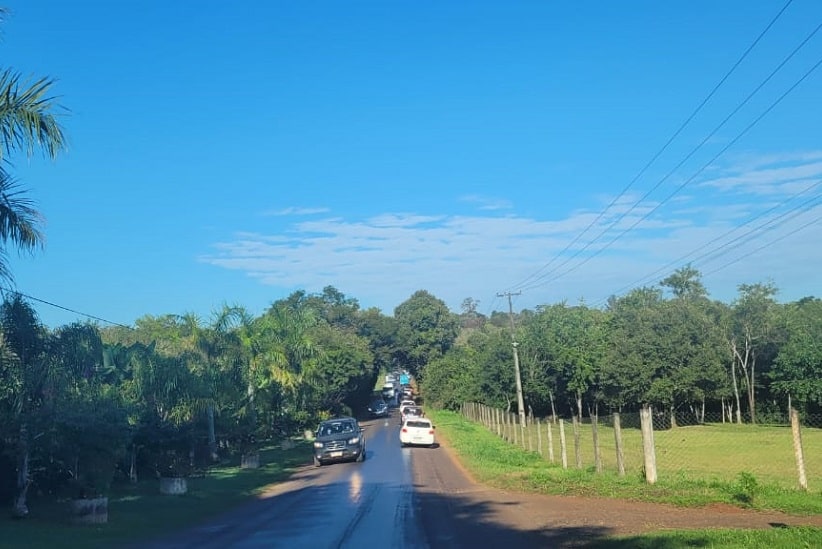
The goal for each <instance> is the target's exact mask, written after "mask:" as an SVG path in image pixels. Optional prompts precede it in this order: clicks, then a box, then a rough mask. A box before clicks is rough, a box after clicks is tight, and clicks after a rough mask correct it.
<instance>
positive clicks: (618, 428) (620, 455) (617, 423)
mask: <svg viewBox="0 0 822 549" xmlns="http://www.w3.org/2000/svg"><path fill="white" fill-rule="evenodd" d="M614 442H615V443H616V460H617V469H618V470H619V476H621V477H624V476H625V451H624V450H623V449H622V420H621V419H620V417H619V413H615V414H614Z"/></svg>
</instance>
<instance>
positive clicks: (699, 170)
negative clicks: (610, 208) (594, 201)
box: [522, 25, 822, 290]
mask: <svg viewBox="0 0 822 549" xmlns="http://www.w3.org/2000/svg"><path fill="white" fill-rule="evenodd" d="M820 28H822V25H820V26H818V27H817V28H816V30H819V29H820ZM814 32H816V31H814ZM820 65H822V58H820V59H819V60H818V61H817V62H816V63H815V64H814V65H813V66H812V67H811V68H810V69H808V70H807V71H806V72H805V74H803V75H802V77H801V78H800V79H799V80H797V81H796V82H795V83H794V84H793V85H792V86H791V87H790V88H788V89H787V90H786V91H785V92H783V93H782V95H780V96H779V97H778V98H777V99H776V100H775V101H774V102H773V103H771V104H770V105H769V106H768V108H767V109H765V110H764V111H763V112H762V113H761V114H760V115H759V116H757V117H756V118H754V120H753V121H752V122H750V123H749V124H748V125H747V126H746V127H745V128H744V129H743V130H742V131H741V132H740V133H738V134H737V135H736V137H734V138H733V139H732V140H731V141H730V142H728V143H727V144H726V145H725V146H724V147H722V149H720V151H719V152H718V153H716V154H715V155H714V156H713V157H711V159H710V160H708V162H706V163H705V164H704V165H702V167H701V168H699V169H698V170H697V171H696V172H695V173H694V174H693V175H691V176H690V177H689V178H688V179H686V180H685V181H684V182H683V183H681V184H680V185H678V186H677V187H676V188H675V189H674V190H673V192H671V193H670V194H669V195H668V196H666V197H665V198H664V199H663V200H662V201H661V202H659V203H658V204H657V205H656V206H654V207H653V208H651V209H650V210H649V211H648V212H647V213H645V215H643V216H642V217H640V218H639V219H637V220H636V221H635V222H634V223H633V224H632V225H631V226H630V227H628V228H627V229H624V230H623V231H622V232H620V233H619V234H617V235H616V236H615V237H614V238H612V239H611V240H610V241H608V242H607V243H606V244H605V245H604V246H602V247H601V248H599V249H598V250H597V251H595V252H594V253H592V254H591V255H589V256H588V257H586V258H585V259H583V260H582V261H581V262H580V263H578V264H576V265H574V266H572V267H571V268H569V269H567V270H566V271H564V272H562V273H560V274H557V275H555V276H553V277H552V278H551V279H550V280H546V281H545V282H539V283H537V281H535V282H534V283H532V284H530V285H528V286H525V287H523V288H522V290H529V289H533V288H536V287H538V286H541V285H542V284H547V283H548V282H552V281H554V280H557V279H559V278H562V277H563V276H565V275H567V274H568V273H571V272H573V271H575V270H576V269H579V268H580V267H582V266H583V265H585V264H586V263H587V262H588V261H590V260H591V259H593V258H594V257H596V256H598V255H599V254H600V253H602V252H603V251H604V250H605V249H607V248H609V247H610V246H612V245H613V244H614V243H615V242H616V241H617V240H619V239H620V238H622V237H623V236H625V234H627V233H628V232H630V231H632V230H633V229H635V228H636V226H637V225H639V224H640V223H642V222H643V221H645V220H646V219H648V218H649V217H650V216H651V215H652V214H653V213H654V212H656V211H657V210H658V209H659V208H660V207H662V205H663V204H665V203H666V202H668V201H669V200H670V199H671V198H673V197H674V196H675V195H677V194H678V193H679V192H680V191H681V190H682V189H684V188H685V187H686V186H687V185H689V184H691V183H692V182H693V181H694V179H696V178H697V177H698V176H699V175H700V174H701V173H702V172H703V171H705V170H706V169H707V168H708V167H709V166H710V165H711V164H713V163H714V162H716V160H717V159H718V158H719V157H720V156H722V155H723V154H725V152H727V151H728V149H730V148H731V147H732V146H734V145H735V144H736V143H737V142H738V141H739V140H740V139H742V137H744V136H745V135H746V134H747V133H748V132H749V131H750V130H751V129H753V127H754V126H756V125H757V124H758V123H759V122H760V121H761V120H762V119H763V118H765V116H767V115H768V114H769V113H770V112H771V111H772V110H773V109H774V108H776V106H777V105H779V103H781V102H782V101H783V100H784V99H785V97H787V96H788V95H789V94H790V93H791V92H792V91H793V90H795V89H796V88H797V87H798V86H799V85H800V84H801V83H802V82H804V81H805V80H806V79H807V78H808V77H809V76H810V75H811V74H812V73H813V72H814V71H815V70H816V69H817V68H819V66H820ZM612 226H613V225H611V227H612ZM609 228H610V227H609ZM591 243H592V242H591ZM589 244H590V243H589ZM585 249H587V246H586V247H585V248H583V250H581V251H584V250H585ZM581 251H579V252H577V253H576V254H575V255H574V257H576V256H577V255H579V253H581ZM566 263H567V261H566ZM564 264H565V263H563V265H564ZM555 271H556V269H555V270H554V271H553V272H555ZM548 274H551V273H548ZM548 274H546V275H544V276H543V277H541V278H540V279H538V280H543V279H544V278H547V276H548Z"/></svg>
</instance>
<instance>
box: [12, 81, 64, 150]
mask: <svg viewBox="0 0 822 549" xmlns="http://www.w3.org/2000/svg"><path fill="white" fill-rule="evenodd" d="M54 82H55V81H54V80H52V79H51V78H45V77H44V78H40V79H38V80H35V81H34V82H30V81H27V80H26V81H24V80H23V79H22V78H21V76H20V74H19V73H17V72H15V71H13V70H11V69H1V70H0V140H2V144H1V146H0V160H3V159H5V157H6V156H8V155H9V154H11V152H12V151H14V150H24V151H26V154H27V155H28V156H32V155H33V154H34V150H35V149H37V148H39V149H41V150H42V151H43V152H44V153H45V154H46V155H47V156H48V157H49V158H55V157H56V156H57V153H59V152H60V151H62V150H65V149H66V147H67V141H66V137H65V135H64V134H63V129H62V128H61V127H60V124H59V123H58V114H55V113H56V112H58V111H62V112H65V113H68V111H67V110H66V109H65V108H63V107H61V106H60V105H59V104H58V103H57V98H56V97H54V96H52V95H51V90H52V87H53V85H54Z"/></svg>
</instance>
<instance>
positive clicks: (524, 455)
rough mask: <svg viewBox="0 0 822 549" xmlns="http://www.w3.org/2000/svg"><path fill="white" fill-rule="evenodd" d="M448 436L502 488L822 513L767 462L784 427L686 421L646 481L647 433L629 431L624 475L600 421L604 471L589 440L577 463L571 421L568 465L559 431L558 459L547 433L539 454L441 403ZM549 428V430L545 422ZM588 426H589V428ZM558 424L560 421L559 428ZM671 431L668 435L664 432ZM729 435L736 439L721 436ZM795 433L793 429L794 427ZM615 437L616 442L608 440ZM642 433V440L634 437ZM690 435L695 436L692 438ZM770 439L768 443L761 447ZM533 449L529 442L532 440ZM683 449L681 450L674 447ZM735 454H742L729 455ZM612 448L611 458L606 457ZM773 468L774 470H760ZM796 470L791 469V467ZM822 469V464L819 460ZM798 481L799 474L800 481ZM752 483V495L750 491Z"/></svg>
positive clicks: (479, 473) (817, 497) (810, 445)
mask: <svg viewBox="0 0 822 549" xmlns="http://www.w3.org/2000/svg"><path fill="white" fill-rule="evenodd" d="M428 414H429V416H430V417H432V418H433V419H434V420H435V422H436V424H437V429H438V432H439V433H440V435H441V436H443V437H444V438H446V439H447V440H449V441H451V442H452V445H453V447H454V449H455V451H456V452H457V454H458V455H459V456H460V457H461V459H463V461H464V462H465V463H466V465H467V466H468V468H469V470H470V471H471V472H472V474H474V475H475V477H476V478H477V479H478V480H480V481H482V482H487V483H489V484H492V485H495V486H499V487H501V488H509V489H521V490H528V491H534V492H542V493H550V494H565V495H591V496H606V497H616V498H628V499H636V500H643V501H655V502H665V503H673V504H676V505H684V506H697V505H707V504H709V503H728V504H732V505H740V506H748V507H753V508H759V509H773V510H779V511H785V512H790V513H797V514H820V513H822V494H820V493H819V492H818V491H811V492H809V493H806V492H803V491H800V490H798V489H795V488H791V487H790V486H791V481H790V476H789V473H790V471H788V473H783V474H776V473H774V470H775V468H774V467H773V466H772V464H771V465H770V466H767V465H762V462H765V463H768V462H773V460H774V458H772V457H771V456H772V454H770V453H769V452H770V451H771V450H772V444H767V442H771V443H773V441H774V440H778V441H779V442H780V443H781V442H782V438H784V437H785V429H781V430H780V428H778V427H755V426H754V427H751V426H747V427H746V426H743V428H742V429H740V432H741V434H740V432H737V431H735V430H734V427H735V426H724V427H723V426H721V427H720V428H719V429H714V427H713V426H705V427H704V428H703V429H701V430H700V429H698V428H691V427H684V428H679V429H677V430H674V431H667V432H662V433H656V434H655V442H656V448H657V469H658V481H657V482H656V484H653V485H649V484H647V483H646V482H645V480H644V476H643V473H642V467H641V461H640V460H641V455H640V454H639V453H638V452H639V451H640V450H639V449H641V439H640V435H639V431H638V430H636V429H627V430H623V441H624V447H625V453H626V474H625V476H622V477H621V476H619V475H618V473H617V467H616V458H615V455H616V451H615V443H614V442H613V441H614V438H613V429H608V428H603V427H602V426H599V430H598V431H599V435H600V442H601V455H602V461H603V469H604V470H603V472H601V473H596V472H595V470H594V459H593V450H592V447H593V444H592V443H591V442H590V439H588V440H589V442H587V445H583V446H582V449H583V450H585V449H587V450H588V452H589V453H588V454H585V453H584V452H583V466H582V468H581V469H578V468H577V467H576V460H575V458H574V454H573V452H574V449H573V434H572V428H571V425H570V424H568V425H566V427H567V431H566V441H567V445H568V457H567V462H568V468H567V469H563V468H562V466H561V457H560V451H559V435H558V434H556V433H555V436H554V445H555V449H554V454H555V461H554V463H551V462H550V461H549V460H548V457H547V456H548V452H547V449H546V448H545V445H547V440H546V437H544V438H543V441H542V442H543V446H544V447H543V452H542V455H540V454H539V453H538V452H537V451H536V449H537V445H536V444H535V443H534V444H533V445H532V447H533V448H534V451H527V450H526V449H523V448H522V446H521V445H514V444H511V443H508V442H506V441H504V440H502V439H501V438H499V437H498V436H497V435H496V433H494V432H491V431H489V430H488V429H486V428H485V427H484V426H482V425H480V424H477V423H474V422H470V421H468V420H466V419H464V418H463V417H462V416H461V415H459V414H456V413H453V412H446V411H441V410H429V412H428ZM542 427H543V430H545V429H546V427H545V425H544V424H543V426H542ZM586 427H587V433H586V432H585V430H586ZM552 428H553V429H554V430H555V431H556V430H557V426H556V425H555V426H553V427H552ZM808 431H811V432H810V433H809V432H807V431H806V433H805V434H804V435H803V443H805V447H806V456H807V455H809V452H818V453H822V448H820V449H819V450H817V449H816V445H817V444H818V443H819V439H820V438H822V436H820V435H822V433H820V432H819V430H808ZM581 433H582V435H581V439H584V438H585V437H586V436H590V426H582V429H581ZM660 434H664V436H659V435H660ZM724 435H735V436H734V437H729V442H726V443H718V442H717V441H718V440H719V439H720V438H721V437H722V436H724ZM788 436H790V434H789V433H788ZM608 439H610V441H611V442H610V444H606V440H608ZM635 439H636V440H635ZM685 439H688V440H685ZM763 441H764V442H766V444H765V445H764V447H765V449H764V450H762V449H761V448H760V446H759V444H760V443H761V442H763ZM525 447H526V448H527V447H528V445H527V442H526V444H525ZM680 448H688V452H689V453H686V454H678V455H679V456H680V457H678V458H677V459H676V460H675V461H673V462H672V458H670V457H667V458H666V456H670V455H672V454H676V453H678V452H679V449H680ZM673 449H676V452H675V451H674V450H673ZM728 454H731V455H732V456H735V457H736V459H728V458H727V455H728ZM608 455H612V456H614V457H613V460H612V461H609V460H608V458H606V456H608ZM817 459H818V456H814V457H813V459H811V460H808V462H809V464H810V465H809V470H810V467H812V466H815V463H816V461H817ZM763 467H767V469H765V470H766V471H770V474H766V473H761V474H760V473H759V472H761V471H762V470H763ZM789 469H790V468H789ZM820 470H822V464H820ZM744 474H747V475H748V476H747V477H744V478H752V479H753V480H754V484H755V486H752V485H746V484H745V483H744V480H743V477H742V475H744ZM795 484H796V482H795V481H794V483H793V485H795ZM751 490H753V491H754V493H753V494H747V492H748V491H751Z"/></svg>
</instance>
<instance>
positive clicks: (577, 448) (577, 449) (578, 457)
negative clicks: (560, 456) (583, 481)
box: [572, 416, 582, 469]
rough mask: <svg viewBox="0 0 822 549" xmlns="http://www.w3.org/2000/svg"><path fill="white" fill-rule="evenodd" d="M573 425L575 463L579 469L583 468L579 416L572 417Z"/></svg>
mask: <svg viewBox="0 0 822 549" xmlns="http://www.w3.org/2000/svg"><path fill="white" fill-rule="evenodd" d="M572 422H573V423H572V425H573V427H574V463H575V464H576V466H577V469H582V447H581V446H582V441H581V439H580V437H581V433H580V425H579V419H578V418H577V416H574V417H573V418H572Z"/></svg>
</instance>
